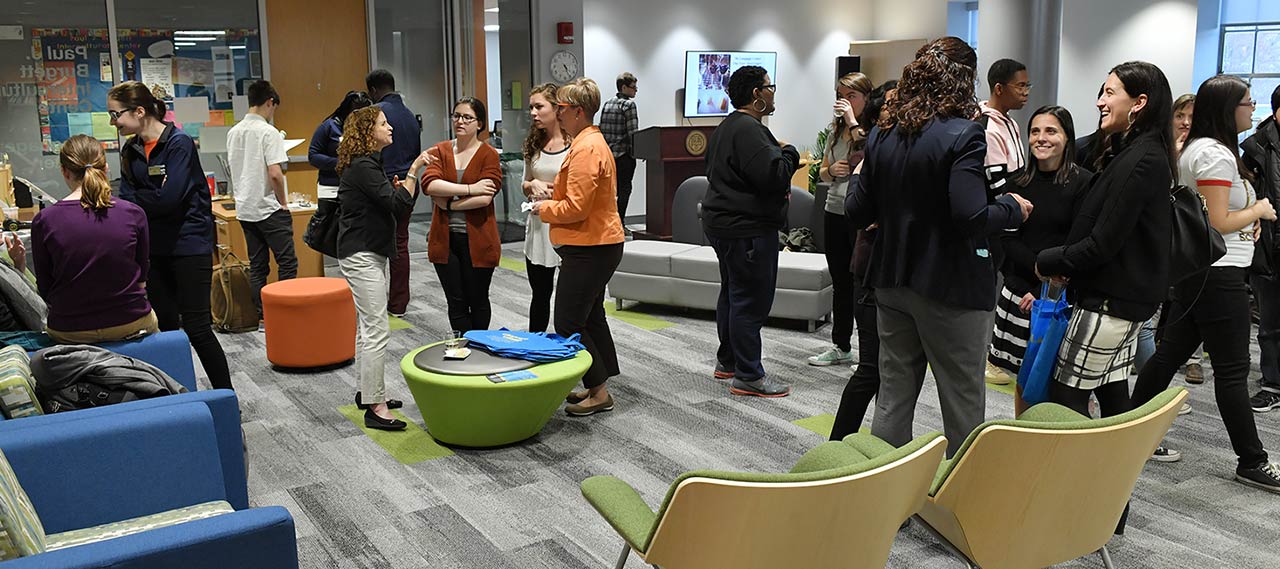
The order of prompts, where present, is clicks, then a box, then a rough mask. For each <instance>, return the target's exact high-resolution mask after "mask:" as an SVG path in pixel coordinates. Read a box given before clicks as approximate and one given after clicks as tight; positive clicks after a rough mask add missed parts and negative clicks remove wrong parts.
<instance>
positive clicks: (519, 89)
mask: <svg viewBox="0 0 1280 569" xmlns="http://www.w3.org/2000/svg"><path fill="white" fill-rule="evenodd" d="M511 108H513V109H523V108H524V85H522V84H521V83H520V82H519V81H512V82H511Z"/></svg>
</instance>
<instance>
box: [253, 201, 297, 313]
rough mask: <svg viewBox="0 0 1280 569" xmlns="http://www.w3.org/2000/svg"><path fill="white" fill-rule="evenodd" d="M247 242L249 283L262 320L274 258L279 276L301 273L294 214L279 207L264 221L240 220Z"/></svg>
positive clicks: (255, 305)
mask: <svg viewBox="0 0 1280 569" xmlns="http://www.w3.org/2000/svg"><path fill="white" fill-rule="evenodd" d="M240 227H242V228H244V243H245V245H246V247H247V248H248V249H249V283H250V284H252V285H253V306H254V307H255V308H257V309H258V319H262V287H264V286H266V285H267V275H269V274H270V273H271V257H273V256H274V257H275V258H276V269H277V270H276V278H277V279H278V280H282V281H283V280H288V279H292V278H294V277H297V276H298V256H297V255H296V254H294V252H293V216H292V215H290V214H289V210H285V209H278V210H276V211H275V213H273V214H271V215H270V216H269V217H267V218H266V219H264V220H262V221H241V222H240Z"/></svg>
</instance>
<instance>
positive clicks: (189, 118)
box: [173, 97, 209, 124]
mask: <svg viewBox="0 0 1280 569" xmlns="http://www.w3.org/2000/svg"><path fill="white" fill-rule="evenodd" d="M173 116H174V119H175V120H177V121H178V122H180V123H183V124H187V123H203V122H206V121H208V120H209V98H208V97H178V98H176V99H174V100H173Z"/></svg>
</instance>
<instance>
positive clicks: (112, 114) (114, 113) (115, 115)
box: [107, 111, 129, 120]
mask: <svg viewBox="0 0 1280 569" xmlns="http://www.w3.org/2000/svg"><path fill="white" fill-rule="evenodd" d="M127 112H129V111H107V116H109V117H111V120H117V119H119V118H120V115H123V114H125V113H127Z"/></svg>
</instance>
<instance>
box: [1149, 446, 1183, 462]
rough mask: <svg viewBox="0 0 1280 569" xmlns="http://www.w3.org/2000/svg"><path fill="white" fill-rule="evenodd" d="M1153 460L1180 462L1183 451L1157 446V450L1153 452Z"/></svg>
mask: <svg viewBox="0 0 1280 569" xmlns="http://www.w3.org/2000/svg"><path fill="white" fill-rule="evenodd" d="M1151 460H1154V461H1156V462H1178V461H1179V460H1182V453H1180V452H1178V451H1176V450H1173V449H1171V448H1167V447H1163V446H1160V447H1156V451H1155V452H1153V453H1151Z"/></svg>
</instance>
